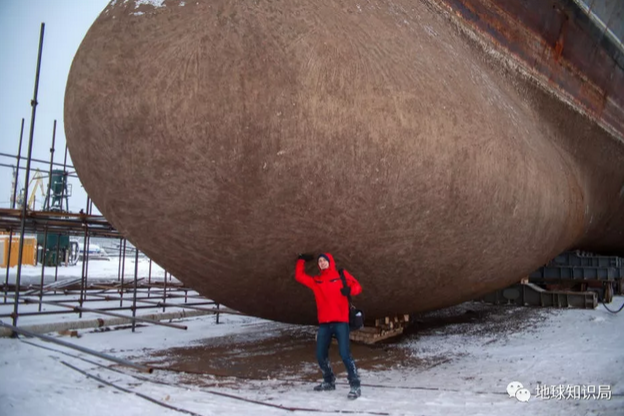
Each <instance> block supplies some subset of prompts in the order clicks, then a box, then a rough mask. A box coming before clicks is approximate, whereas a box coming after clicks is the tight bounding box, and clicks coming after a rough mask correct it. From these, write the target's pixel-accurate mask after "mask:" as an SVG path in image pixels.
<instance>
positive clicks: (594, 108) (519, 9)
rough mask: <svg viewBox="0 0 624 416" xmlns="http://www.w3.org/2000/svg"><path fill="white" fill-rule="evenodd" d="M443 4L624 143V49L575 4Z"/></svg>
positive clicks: (530, 0) (557, 0)
mask: <svg viewBox="0 0 624 416" xmlns="http://www.w3.org/2000/svg"><path fill="white" fill-rule="evenodd" d="M441 3H442V4H444V5H446V7H447V8H448V9H449V10H451V11H452V12H453V13H454V14H456V15H458V16H460V17H461V19H462V21H463V23H465V24H467V25H468V26H470V27H471V28H472V29H473V30H475V31H477V32H478V33H479V34H480V35H481V36H484V37H485V38H486V39H487V40H488V41H489V42H492V43H493V44H495V45H496V47H497V49H498V50H501V51H504V52H506V53H509V54H511V55H512V56H513V57H514V58H516V59H517V60H518V61H519V62H521V64H522V65H523V67H524V68H525V69H526V70H528V71H529V72H530V73H531V74H532V75H535V76H536V77H537V79H538V80H539V81H541V82H542V83H543V85H544V86H546V87H547V88H549V89H550V90H551V91H553V92H555V93H556V94H558V95H559V96H561V97H562V98H565V99H567V100H569V101H570V102H571V103H573V104H574V105H575V106H577V108H579V109H580V110H582V111H584V112H586V113H587V114H588V115H589V116H590V117H592V118H594V119H596V120H598V121H599V123H601V124H602V125H603V126H604V127H605V128H607V129H608V130H609V131H610V132H611V133H613V134H614V135H615V136H616V137H618V138H619V139H620V140H622V138H623V137H624V51H622V50H621V49H618V46H617V45H615V43H614V42H613V41H612V40H611V39H610V38H609V37H608V36H606V35H605V33H604V31H603V30H601V29H600V28H599V27H597V26H596V25H595V24H594V23H592V22H591V20H590V18H589V16H588V15H587V14H585V13H584V12H583V11H582V10H581V9H580V8H579V6H578V5H577V4H576V3H574V1H573V0H522V1H508V0H441Z"/></svg>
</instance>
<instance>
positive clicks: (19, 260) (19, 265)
mask: <svg viewBox="0 0 624 416" xmlns="http://www.w3.org/2000/svg"><path fill="white" fill-rule="evenodd" d="M44 33H45V23H41V33H40V36H39V53H38V55H37V71H36V73H35V90H34V93H33V99H32V101H31V102H30V104H31V106H32V115H31V119H30V134H29V138H28V159H27V161H26V180H25V181H24V184H25V186H24V204H23V206H22V221H21V225H20V244H19V254H18V255H17V276H16V277H15V287H17V288H18V290H17V291H16V294H17V297H16V298H15V304H14V305H13V326H17V318H18V317H19V309H18V308H19V287H20V280H21V277H22V256H23V254H24V230H25V229H26V208H27V207H28V203H27V201H28V180H29V178H30V160H31V158H32V147H33V140H34V136H35V119H36V115H37V104H38V103H37V96H38V94H39V75H40V73H41V55H42V54H43V35H44Z"/></svg>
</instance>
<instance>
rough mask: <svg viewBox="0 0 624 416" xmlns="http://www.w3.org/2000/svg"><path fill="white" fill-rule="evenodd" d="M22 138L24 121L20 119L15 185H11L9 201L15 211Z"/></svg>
mask: <svg viewBox="0 0 624 416" xmlns="http://www.w3.org/2000/svg"><path fill="white" fill-rule="evenodd" d="M23 138H24V119H23V118H22V127H21V128H20V138H19V146H18V148H17V161H16V163H17V169H16V170H15V183H14V184H13V198H12V199H11V208H13V209H15V202H16V201H15V199H16V198H17V184H18V183H19V180H18V179H19V170H20V159H21V158H22V139H23Z"/></svg>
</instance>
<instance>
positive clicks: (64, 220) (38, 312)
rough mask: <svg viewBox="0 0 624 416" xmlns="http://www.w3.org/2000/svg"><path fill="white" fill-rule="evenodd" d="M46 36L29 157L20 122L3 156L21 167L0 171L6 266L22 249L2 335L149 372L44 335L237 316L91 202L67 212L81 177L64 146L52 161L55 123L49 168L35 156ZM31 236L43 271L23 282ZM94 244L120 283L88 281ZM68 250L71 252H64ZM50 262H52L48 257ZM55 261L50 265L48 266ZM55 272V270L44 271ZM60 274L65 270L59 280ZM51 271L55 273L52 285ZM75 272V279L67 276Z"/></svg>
mask: <svg viewBox="0 0 624 416" xmlns="http://www.w3.org/2000/svg"><path fill="white" fill-rule="evenodd" d="M44 31H45V24H43V23H42V24H41V32H40V39H39V50H38V59H37V70H36V75H35V89H34V94H33V98H32V100H31V106H32V115H31V122H30V132H29V136H28V151H27V156H22V144H23V139H24V119H22V121H21V129H20V137H19V146H18V151H17V155H11V154H7V153H0V157H4V158H9V159H14V160H15V163H16V164H15V165H12V164H10V163H0V167H7V168H11V169H13V177H12V196H11V199H10V207H9V208H0V231H5V232H7V233H8V255H7V257H8V258H9V259H10V258H11V248H12V246H13V244H12V243H13V239H14V238H16V239H19V241H18V242H19V244H16V245H17V246H18V261H17V264H16V267H15V269H16V270H15V273H13V274H12V268H11V267H10V264H7V266H8V267H7V268H6V271H5V278H4V284H3V285H2V293H0V297H2V302H0V333H2V334H3V335H11V336H14V337H17V336H18V334H22V335H24V336H36V337H39V338H41V339H43V340H44V341H47V342H54V343H57V344H61V345H64V346H67V347H70V348H75V349H79V350H81V351H83V352H87V353H89V354H92V355H96V356H99V357H102V358H106V359H109V360H112V361H115V362H117V363H119V364H122V365H129V366H131V367H135V368H140V369H142V370H144V371H148V370H149V368H143V366H137V365H135V364H133V363H131V362H127V361H125V360H120V359H117V358H115V357H111V356H107V355H106V354H101V353H98V352H97V351H93V350H89V349H85V348H83V347H78V346H76V345H73V344H71V343H68V342H66V341H62V340H60V339H58V338H55V337H50V336H47V335H43V334H42V333H44V332H53V331H63V330H65V329H63V326H65V327H66V329H70V328H76V329H77V328H86V327H105V326H109V325H110V326H113V325H121V324H126V323H129V324H130V325H131V327H132V332H135V329H136V326H137V324H141V323H143V324H152V325H161V326H167V327H170V328H174V329H182V330H186V329H187V327H186V326H185V325H180V324H173V323H170V322H162V321H161V320H171V319H174V318H182V317H189V316H197V315H207V314H214V315H215V317H216V323H217V324H218V323H219V316H220V314H222V313H232V314H238V313H237V312H236V311H232V310H228V309H225V308H222V307H221V305H219V304H218V303H216V302H213V301H211V300H209V299H206V298H205V297H203V296H201V295H200V294H199V293H197V292H196V291H194V290H193V289H191V288H187V287H185V286H184V285H183V284H182V283H180V282H179V281H178V280H177V279H175V278H174V277H173V276H172V275H171V274H170V273H168V272H167V271H166V270H164V269H160V268H159V269H160V270H161V271H162V272H155V271H154V269H155V267H154V263H153V262H152V260H151V259H149V258H148V257H147V256H146V255H145V254H143V253H141V252H140V250H138V249H137V248H135V247H134V246H132V244H129V242H128V241H127V239H126V238H125V237H124V236H123V235H122V234H120V233H119V231H117V230H116V229H115V228H114V227H113V226H112V225H111V224H109V223H108V221H107V220H106V219H105V218H104V217H103V216H101V215H94V214H93V202H92V201H91V199H90V198H89V197H88V196H87V201H86V204H85V206H84V209H81V210H80V212H79V213H71V212H69V205H68V197H69V196H70V191H71V189H69V191H68V186H67V178H68V177H77V175H76V172H75V171H73V172H69V171H68V169H74V168H73V166H71V165H68V163H67V156H68V151H67V146H65V155H64V160H63V163H56V162H55V161H54V152H55V145H56V120H55V121H54V126H53V131H52V143H51V147H50V160H49V161H44V160H41V159H36V158H34V157H33V155H32V148H33V135H34V127H35V119H36V108H37V105H38V102H37V99H38V87H39V76H40V68H41V57H42V48H43V38H44ZM22 161H25V162H26V166H25V167H23V166H20V164H21V162H22ZM35 163H39V164H48V163H49V171H48V175H47V176H45V174H41V175H39V178H42V179H46V178H47V180H48V186H47V194H46V196H45V201H44V203H43V204H41V210H39V211H37V210H34V209H33V207H32V206H29V205H28V204H27V203H26V201H28V193H29V189H28V188H29V187H28V185H29V183H30V175H31V172H32V171H33V167H32V165H33V164H35ZM55 167H56V169H55ZM20 171H24V178H23V179H22V178H20ZM37 171H38V169H37ZM20 182H22V183H23V184H24V187H23V193H22V195H21V199H22V201H23V203H22V204H17V201H18V197H17V195H18V187H19V186H20ZM28 234H37V235H38V236H41V235H43V239H41V240H39V239H38V240H39V243H38V248H37V250H36V251H37V252H38V249H39V248H40V249H41V256H38V255H37V256H36V258H37V259H38V262H39V264H40V267H41V270H40V274H39V270H38V269H37V270H36V273H37V276H33V275H32V273H30V274H28V273H27V276H26V279H24V277H25V276H24V270H23V269H22V263H23V261H22V259H23V255H24V237H25V236H26V235H28ZM92 239H100V241H105V242H107V244H109V245H111V246H113V247H115V250H114V251H115V253H111V255H110V256H109V257H108V261H109V262H113V261H114V260H115V257H117V261H118V264H117V267H116V271H117V272H116V275H115V274H114V273H109V275H107V276H96V277H90V270H92V268H93V266H91V269H90V247H91V240H92ZM61 241H64V242H70V241H71V246H72V247H73V248H71V249H70V248H68V247H69V246H68V245H66V246H63V247H61V246H62V244H61V243H60V242H61ZM16 243H17V242H16ZM80 243H82V250H81V252H82V255H81V256H80V257H81V258H80V260H81V261H76V262H74V261H71V262H70V261H69V257H71V256H70V254H74V255H75V254H76V253H70V252H68V251H71V250H77V247H79V246H80ZM64 244H65V243H64ZM63 250H66V251H67V252H62V251H63ZM48 254H53V255H51V256H50V257H49V256H48ZM128 254H130V256H128ZM50 258H51V259H53V260H49V259H50ZM76 260H78V258H76ZM91 261H93V260H91ZM127 261H129V262H130V263H131V264H132V263H133V265H134V270H133V271H132V272H131V273H130V275H131V276H130V278H128V276H126V275H127V273H126V262H127ZM139 263H142V264H143V265H145V264H147V266H148V267H147V271H139ZM50 264H52V266H50V267H46V266H48V265H50ZM59 267H61V273H60V274H59ZM77 268H80V273H77V272H76V271H77ZM46 269H47V271H48V274H47V275H46ZM51 269H53V270H54V272H53V278H52V272H51ZM70 269H71V270H72V273H66V272H67V271H68V270H70ZM31 271H32V270H31ZM163 273H164V274H163ZM0 279H1V277H0ZM0 281H1V280H0ZM87 305H89V306H87ZM167 309H169V311H167ZM137 311H151V312H152V313H151V314H150V315H148V316H146V315H141V316H137ZM48 315H75V316H77V317H78V320H74V321H72V322H67V321H66V322H63V323H60V322H53V323H50V322H47V323H45V324H43V325H42V324H40V321H41V319H42V318H41V317H44V316H48ZM102 317H105V318H106V319H104V318H102ZM35 318H36V319H35ZM5 319H10V320H11V321H12V322H11V324H8V323H7V322H5ZM20 319H21V320H22V321H28V320H33V319H35V320H37V321H38V322H39V325H30V326H25V325H20V324H21V323H22V322H21V321H20ZM55 324H59V325H55Z"/></svg>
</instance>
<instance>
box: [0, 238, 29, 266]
mask: <svg viewBox="0 0 624 416" xmlns="http://www.w3.org/2000/svg"><path fill="white" fill-rule="evenodd" d="M19 245H20V238H19V236H18V235H13V239H12V240H11V261H10V262H8V261H7V260H9V235H8V234H5V233H3V235H0V267H7V263H9V267H14V266H17V258H18V257H19ZM36 264H37V237H29V236H26V237H24V251H23V253H22V265H31V266H35V265H36Z"/></svg>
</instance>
